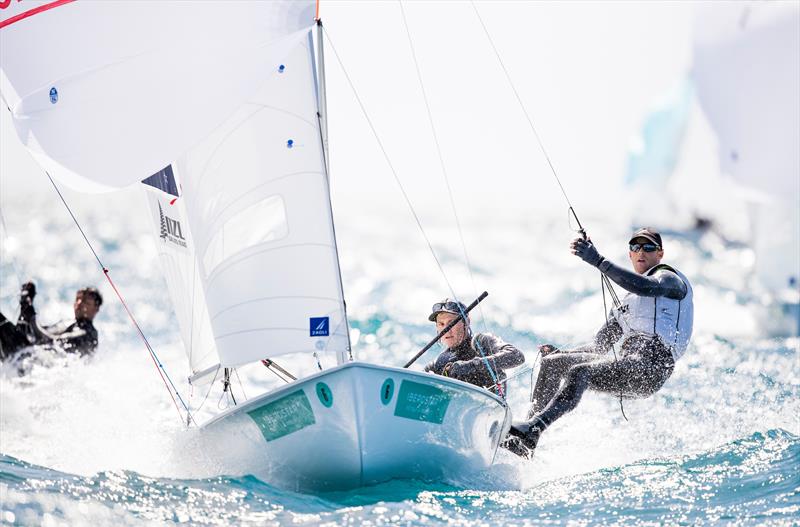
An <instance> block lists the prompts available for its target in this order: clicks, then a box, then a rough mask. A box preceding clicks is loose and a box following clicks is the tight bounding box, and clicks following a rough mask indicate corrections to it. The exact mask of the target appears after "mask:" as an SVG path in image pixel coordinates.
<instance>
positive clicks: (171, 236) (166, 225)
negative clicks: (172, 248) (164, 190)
mask: <svg viewBox="0 0 800 527" xmlns="http://www.w3.org/2000/svg"><path fill="white" fill-rule="evenodd" d="M158 215H159V219H160V221H161V234H160V235H159V238H161V239H162V240H164V243H166V242H167V240H169V241H170V242H172V243H174V244H175V245H179V246H180V247H186V239H185V238H184V237H183V231H182V230H181V222H179V221H178V220H173V219H172V218H170V217H169V216H166V215H165V214H164V209H162V208H161V202H159V203H158Z"/></svg>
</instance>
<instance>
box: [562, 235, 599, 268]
mask: <svg viewBox="0 0 800 527" xmlns="http://www.w3.org/2000/svg"><path fill="white" fill-rule="evenodd" d="M570 249H572V254H574V255H576V256H578V257H579V258H580V259H581V260H583V261H584V262H586V263H588V264H589V265H592V266H594V267H599V266H600V264H601V263H603V260H605V258H603V257H602V256H600V253H599V252H597V249H596V248H595V246H594V244H593V243H592V242H591V241H590V240H584V239H583V238H576V239H575V240H573V241H572V243H571V244H570Z"/></svg>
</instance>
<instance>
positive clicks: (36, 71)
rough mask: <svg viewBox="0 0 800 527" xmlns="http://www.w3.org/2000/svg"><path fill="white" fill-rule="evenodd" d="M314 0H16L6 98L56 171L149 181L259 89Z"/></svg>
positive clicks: (7, 39) (86, 178)
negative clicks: (48, 0) (262, 0)
mask: <svg viewBox="0 0 800 527" xmlns="http://www.w3.org/2000/svg"><path fill="white" fill-rule="evenodd" d="M314 6H315V2H314V1H313V0H302V1H294V2H293V1H288V0H280V1H279V0H274V1H268V2H253V1H238V2H237V1H227V2H179V1H159V2H138V1H114V2H94V1H93V2H84V1H75V2H70V1H64V0H61V1H51V2H34V1H29V0H26V1H25V2H18V1H14V2H11V3H10V4H9V5H7V6H3V7H4V9H2V10H0V64H1V65H2V75H0V80H1V81H2V85H1V86H0V89H2V93H3V98H4V99H5V101H6V103H7V104H8V105H9V107H10V108H11V110H12V113H13V121H14V126H15V128H16V131H17V134H18V135H19V138H20V140H21V141H22V143H23V144H25V145H26V146H27V148H28V149H29V150H30V151H31V152H32V153H33V154H34V156H35V157H36V158H37V160H38V161H39V162H40V164H42V165H43V166H44V167H45V168H46V169H47V170H48V171H49V172H50V174H51V175H52V176H54V177H55V178H57V179H58V180H60V181H61V182H63V183H65V184H68V185H70V186H72V187H74V188H79V189H83V190H102V189H105V188H108V187H122V186H126V185H129V184H132V183H134V182H137V181H140V180H141V179H144V178H145V177H147V176H149V175H151V174H154V173H155V172H157V171H158V170H161V169H162V168H164V167H165V166H166V165H168V164H169V163H170V162H171V161H173V160H174V159H176V158H177V157H179V156H180V155H182V154H183V153H184V152H186V151H187V150H188V149H189V148H190V147H192V146H193V145H195V144H197V143H198V142H199V141H200V140H201V139H202V138H204V137H206V136H208V134H209V133H211V131H212V130H214V128H216V127H217V126H218V125H219V124H220V123H221V122H223V121H224V120H225V119H226V118H228V117H229V116H230V115H231V114H232V113H233V112H234V111H236V109H237V108H239V107H240V106H241V104H242V102H243V101H244V100H245V99H246V98H248V97H250V96H251V95H252V94H253V93H254V92H256V91H257V90H258V89H259V88H260V86H261V85H262V84H263V83H264V80H265V79H266V78H267V77H268V76H269V75H270V73H271V72H272V71H273V70H274V65H275V64H276V63H277V62H279V61H280V59H281V58H282V57H283V56H284V55H285V53H286V51H287V50H288V49H291V48H292V47H294V45H295V43H296V41H297V40H298V39H302V38H305V31H302V29H303V28H307V27H308V26H309V25H310V24H311V23H312V22H313V17H314Z"/></svg>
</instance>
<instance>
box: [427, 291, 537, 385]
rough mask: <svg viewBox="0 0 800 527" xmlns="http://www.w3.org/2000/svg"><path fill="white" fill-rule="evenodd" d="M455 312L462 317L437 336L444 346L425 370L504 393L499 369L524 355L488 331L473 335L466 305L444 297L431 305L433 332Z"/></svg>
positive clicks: (445, 323)
mask: <svg viewBox="0 0 800 527" xmlns="http://www.w3.org/2000/svg"><path fill="white" fill-rule="evenodd" d="M459 315H464V317H465V318H464V319H463V320H461V321H459V322H458V323H457V324H456V325H455V326H453V327H452V328H451V329H450V331H448V332H447V333H445V334H444V335H443V336H442V337H441V339H440V342H441V343H442V345H443V346H444V347H445V348H446V349H445V350H444V351H443V352H441V353H440V354H439V356H438V357H437V358H436V360H435V361H433V362H431V363H430V364H428V365H427V366H425V371H428V372H433V373H436V374H438V375H445V376H447V377H452V378H454V379H458V380H461V381H464V382H468V383H471V384H475V385H477V386H483V387H487V388H491V389H493V391H495V392H496V393H498V394H499V395H501V396H505V389H506V387H505V382H503V381H504V380H505V379H506V374H505V372H504V371H503V370H507V369H509V368H515V367H517V366H519V365H521V364H522V363H523V362H525V356H524V355H523V354H522V352H521V351H519V350H518V349H517V348H515V347H514V346H512V345H511V344H508V343H507V342H503V340H502V339H501V338H500V337H496V336H494V335H492V334H491V333H478V334H477V335H473V333H472V329H471V328H470V325H469V322H470V321H469V316H467V315H466V306H465V305H464V304H463V303H461V302H459V301H456V300H449V299H445V300H443V301H441V302H437V303H435V304H433V308H432V309H431V314H430V316H429V317H428V320H430V321H431V322H435V323H436V330H437V332H441V331H442V330H443V329H444V328H445V327H446V326H447V325H448V324H450V322H452V321H453V320H455V319H456V318H457V317H458V316H459Z"/></svg>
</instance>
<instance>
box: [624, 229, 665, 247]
mask: <svg viewBox="0 0 800 527" xmlns="http://www.w3.org/2000/svg"><path fill="white" fill-rule="evenodd" d="M636 238H647V239H648V240H650V241H651V242H653V243H655V244H656V245H658V246H659V247H661V248H663V247H664V245H663V244H662V243H661V235H660V234H659V233H658V231H657V230H655V229H654V228H652V227H642V228H641V229H639V230H637V231H636V232H634V233H633V234H632V235H631V239H630V241H629V242H628V243H633V240H635V239H636Z"/></svg>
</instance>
